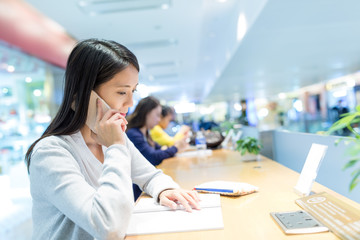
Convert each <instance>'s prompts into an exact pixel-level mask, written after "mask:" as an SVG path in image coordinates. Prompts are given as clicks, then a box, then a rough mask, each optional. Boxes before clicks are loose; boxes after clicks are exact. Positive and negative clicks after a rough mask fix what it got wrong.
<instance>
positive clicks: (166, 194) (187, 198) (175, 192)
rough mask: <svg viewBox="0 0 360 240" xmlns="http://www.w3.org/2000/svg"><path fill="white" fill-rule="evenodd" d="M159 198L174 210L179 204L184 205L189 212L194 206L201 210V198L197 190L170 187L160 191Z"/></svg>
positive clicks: (162, 203) (163, 203)
mask: <svg viewBox="0 0 360 240" xmlns="http://www.w3.org/2000/svg"><path fill="white" fill-rule="evenodd" d="M159 199H160V204H161V205H163V206H167V207H169V208H171V209H174V210H175V209H176V208H177V205H178V204H181V205H183V206H184V208H185V210H186V211H187V212H192V208H195V209H197V210H200V205H199V202H200V198H199V194H198V193H197V192H196V191H189V190H184V189H168V190H164V191H163V192H161V193H160V195H159Z"/></svg>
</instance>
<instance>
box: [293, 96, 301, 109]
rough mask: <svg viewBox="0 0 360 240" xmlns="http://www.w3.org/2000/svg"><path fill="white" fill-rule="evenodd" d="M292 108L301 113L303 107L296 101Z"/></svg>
mask: <svg viewBox="0 0 360 240" xmlns="http://www.w3.org/2000/svg"><path fill="white" fill-rule="evenodd" d="M293 106H294V108H295V109H296V111H298V112H302V111H303V105H302V102H301V101H300V100H299V99H297V100H296V101H295V102H294V103H293Z"/></svg>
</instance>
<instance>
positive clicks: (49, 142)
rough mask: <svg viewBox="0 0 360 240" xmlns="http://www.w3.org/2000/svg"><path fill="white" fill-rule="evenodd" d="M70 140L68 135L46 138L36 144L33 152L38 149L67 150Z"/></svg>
mask: <svg viewBox="0 0 360 240" xmlns="http://www.w3.org/2000/svg"><path fill="white" fill-rule="evenodd" d="M70 139H71V137H70V135H60V136H48V137H44V138H43V139H41V140H40V141H39V142H37V143H36V145H35V147H34V151H33V152H35V151H36V150H37V149H39V148H49V147H52V148H57V147H59V148H69V147H70V145H71V144H70V142H69V140H70Z"/></svg>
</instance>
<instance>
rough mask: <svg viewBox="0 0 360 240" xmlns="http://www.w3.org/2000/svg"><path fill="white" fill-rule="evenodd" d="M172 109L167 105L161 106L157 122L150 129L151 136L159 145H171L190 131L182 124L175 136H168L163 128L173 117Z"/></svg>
mask: <svg viewBox="0 0 360 240" xmlns="http://www.w3.org/2000/svg"><path fill="white" fill-rule="evenodd" d="M174 115H175V113H174V110H173V109H172V108H171V107H169V106H162V109H161V117H160V121H159V124H158V125H156V126H155V127H153V128H152V129H151V130H150V136H151V138H152V139H153V140H154V141H155V142H156V143H157V144H159V145H160V146H168V147H171V146H173V145H174V144H175V143H176V142H177V141H181V140H183V139H185V138H186V137H187V135H188V133H189V131H190V127H189V126H186V125H183V126H181V128H180V130H179V131H178V132H177V133H176V135H175V136H173V137H171V136H169V135H168V134H167V133H166V132H165V131H164V130H165V129H166V128H167V127H168V126H169V123H170V122H171V121H172V120H173V119H174Z"/></svg>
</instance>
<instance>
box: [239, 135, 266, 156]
mask: <svg viewBox="0 0 360 240" xmlns="http://www.w3.org/2000/svg"><path fill="white" fill-rule="evenodd" d="M261 148H262V146H261V144H260V142H259V140H258V139H256V138H254V137H245V138H243V139H240V140H238V141H236V150H237V151H239V152H240V153H241V156H242V160H243V161H252V160H258V159H259V153H260V150H261Z"/></svg>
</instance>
